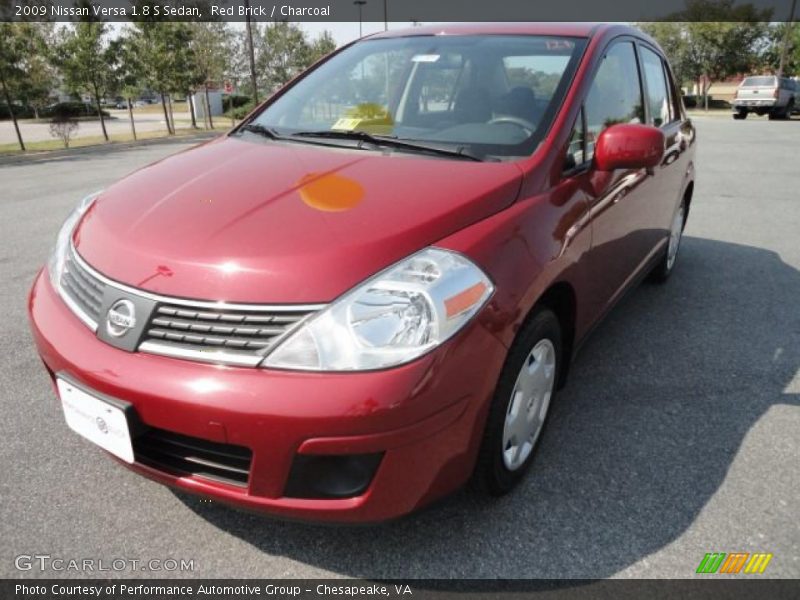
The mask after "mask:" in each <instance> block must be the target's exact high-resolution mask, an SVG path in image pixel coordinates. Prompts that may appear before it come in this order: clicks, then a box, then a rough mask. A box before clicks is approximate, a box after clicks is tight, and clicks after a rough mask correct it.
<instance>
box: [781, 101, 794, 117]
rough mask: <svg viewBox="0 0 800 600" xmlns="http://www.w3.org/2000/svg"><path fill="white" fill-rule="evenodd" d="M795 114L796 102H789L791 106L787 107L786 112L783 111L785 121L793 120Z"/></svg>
mask: <svg viewBox="0 0 800 600" xmlns="http://www.w3.org/2000/svg"><path fill="white" fill-rule="evenodd" d="M793 112H794V100H792V101H791V102H789V104H787V105H786V110H784V111H783V119H784V120H786V121H788V120H789V119H791V118H792V113H793Z"/></svg>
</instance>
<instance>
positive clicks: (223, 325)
mask: <svg viewBox="0 0 800 600" xmlns="http://www.w3.org/2000/svg"><path fill="white" fill-rule="evenodd" d="M311 312H312V311H288V310H280V311H276V310H252V311H250V310H217V309H213V308H202V309H201V308H195V307H191V306H182V305H177V304H159V305H157V306H156V308H155V310H154V311H153V313H152V315H151V316H150V321H149V322H148V324H147V327H146V329H145V333H144V337H143V339H142V349H143V350H146V351H148V352H156V353H161V354H173V355H177V356H193V357H194V358H197V359H200V360H202V359H203V358H204V356H205V357H206V358H208V359H209V360H213V359H214V358H215V357H216V358H218V357H220V356H226V357H228V358H229V359H230V360H229V362H237V359H238V362H240V363H241V364H250V363H253V364H258V362H260V361H261V358H262V357H263V355H264V353H265V352H266V351H267V350H269V348H270V347H272V346H273V345H274V344H275V342H276V341H277V340H278V338H280V337H281V336H283V335H285V334H286V333H287V332H288V331H289V330H290V329H292V328H293V327H295V326H296V325H297V324H298V323H299V322H300V321H301V320H303V319H305V318H306V317H307V316H308V315H309V314H311Z"/></svg>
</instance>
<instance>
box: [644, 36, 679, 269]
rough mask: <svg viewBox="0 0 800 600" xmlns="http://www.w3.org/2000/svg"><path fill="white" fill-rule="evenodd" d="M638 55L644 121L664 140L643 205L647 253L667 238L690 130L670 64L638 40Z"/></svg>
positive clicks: (654, 249) (677, 199)
mask: <svg viewBox="0 0 800 600" xmlns="http://www.w3.org/2000/svg"><path fill="white" fill-rule="evenodd" d="M639 58H640V63H641V66H642V75H643V80H644V92H645V106H646V109H647V111H646V112H647V124H648V125H652V126H653V127H658V128H659V129H661V131H662V132H663V133H664V138H665V140H666V144H665V152H664V158H663V160H662V161H661V164H660V165H659V166H657V167H656V168H655V169H653V174H652V179H653V181H652V185H651V188H650V191H649V194H648V197H647V201H646V206H645V207H644V208H643V210H646V212H647V217H646V218H647V221H648V223H649V225H648V226H647V227H646V229H645V231H644V232H643V234H642V235H643V243H644V244H645V245H646V247H647V250H646V255H647V256H648V257H649V256H650V255H652V253H654V252H656V251H657V250H658V249H659V246H660V245H661V244H662V243H663V242H664V241H665V240H666V237H667V233H668V232H669V228H670V225H671V224H672V218H673V216H674V214H675V211H676V210H677V208H678V201H679V200H680V196H681V194H682V192H683V179H684V177H685V175H686V169H687V168H688V163H687V161H688V155H687V154H686V150H687V148H688V146H689V141H690V140H689V139H688V138H689V137H690V135H691V133H690V132H689V131H687V130H686V128H685V127H684V117H683V114H682V111H681V107H680V104H678V102H677V94H676V90H675V86H674V83H673V81H672V77H671V74H670V72H669V67H668V66H667V64H666V61H665V60H664V59H663V57H662V56H661V54H660V53H658V52H656V51H655V49H653V48H651V47H650V46H648V45H645V44H639Z"/></svg>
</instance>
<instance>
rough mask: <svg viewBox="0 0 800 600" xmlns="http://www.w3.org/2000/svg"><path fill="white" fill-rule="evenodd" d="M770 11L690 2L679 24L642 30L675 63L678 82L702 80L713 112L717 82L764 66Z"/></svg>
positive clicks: (730, 1) (725, 2) (706, 0)
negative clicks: (712, 92) (712, 94)
mask: <svg viewBox="0 0 800 600" xmlns="http://www.w3.org/2000/svg"><path fill="white" fill-rule="evenodd" d="M770 16H771V11H770V10H769V9H765V10H759V9H756V8H755V7H753V5H751V4H742V5H736V6H734V0H687V1H686V9H685V10H683V11H681V12H679V13H676V14H675V15H672V19H673V20H674V22H665V23H649V24H641V25H640V26H641V27H642V29H644V30H645V31H646V32H648V33H649V34H650V35H651V36H653V37H654V38H655V39H656V41H657V42H658V43H659V44H660V45H661V46H662V47H663V48H664V51H665V52H666V53H667V55H669V56H670V58H672V59H673V61H674V62H673V63H672V64H673V68H675V67H676V66H677V68H676V71H677V73H676V76H677V77H678V78H679V79H680V80H681V82H682V83H683V82H685V81H686V80H688V79H693V80H699V82H700V89H701V93H702V95H703V98H704V104H705V108H706V110H708V92H709V90H710V89H711V86H712V85H713V84H714V82H715V81H724V80H725V79H728V78H729V77H732V76H734V75H738V74H740V73H746V72H748V71H750V70H751V69H753V68H754V67H755V66H756V65H758V64H759V62H760V57H761V54H762V53H763V50H764V41H765V39H766V38H765V34H766V31H767V21H769V18H770Z"/></svg>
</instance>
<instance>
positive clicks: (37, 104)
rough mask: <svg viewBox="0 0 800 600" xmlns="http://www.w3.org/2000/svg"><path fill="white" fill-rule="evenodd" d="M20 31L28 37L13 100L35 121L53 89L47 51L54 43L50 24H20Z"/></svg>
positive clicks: (54, 72)
mask: <svg viewBox="0 0 800 600" xmlns="http://www.w3.org/2000/svg"><path fill="white" fill-rule="evenodd" d="M21 31H23V32H24V33H25V35H27V36H29V39H28V43H27V45H28V52H27V53H26V55H25V56H24V58H23V70H24V71H25V77H24V78H23V79H22V81H20V86H19V91H18V93H17V98H18V100H19V101H20V102H22V104H24V105H26V106H29V107H30V108H32V109H33V112H34V115H35V116H36V118H37V119H38V118H39V112H40V111H41V110H42V109H43V108H44V107H45V106H47V104H49V103H50V94H51V93H52V91H53V88H54V87H55V86H56V71H55V68H54V66H53V64H52V56H51V50H50V49H51V48H52V47H53V46H54V43H55V28H54V24H53V23H33V22H32V23H25V24H24V25H23V24H21Z"/></svg>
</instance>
